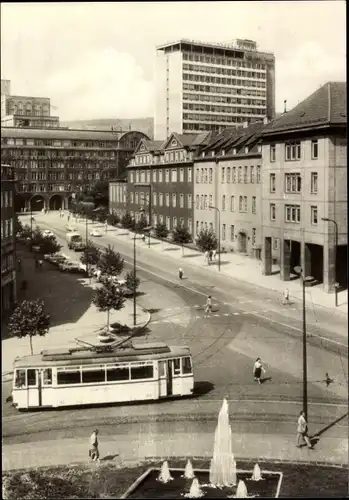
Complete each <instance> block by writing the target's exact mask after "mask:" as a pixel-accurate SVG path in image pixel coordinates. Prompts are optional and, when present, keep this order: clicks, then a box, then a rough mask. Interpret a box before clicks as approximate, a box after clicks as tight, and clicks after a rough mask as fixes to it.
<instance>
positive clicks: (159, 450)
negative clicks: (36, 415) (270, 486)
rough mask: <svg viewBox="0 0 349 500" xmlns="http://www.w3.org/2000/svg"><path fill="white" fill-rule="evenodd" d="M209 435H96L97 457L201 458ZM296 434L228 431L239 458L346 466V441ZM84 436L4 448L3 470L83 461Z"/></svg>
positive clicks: (210, 449)
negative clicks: (301, 441)
mask: <svg viewBox="0 0 349 500" xmlns="http://www.w3.org/2000/svg"><path fill="white" fill-rule="evenodd" d="M213 439H214V435H213V434H212V433H198V432H194V433H193V432H188V433H187V432H185V433H183V432H182V433H176V434H172V433H170V432H169V433H166V434H165V433H145V432H142V431H140V432H139V433H137V434H135V433H129V434H126V433H122V434H121V433H120V434H118V435H114V436H110V437H109V436H108V437H103V434H102V433H100V435H99V442H100V446H99V448H100V453H101V459H103V457H104V456H108V455H109V456H110V455H119V457H118V459H119V460H120V459H121V460H122V461H138V460H141V459H146V458H150V457H152V458H153V457H161V458H164V459H168V460H170V459H171V457H172V458H174V457H177V456H179V457H185V456H187V457H192V458H195V457H197V458H198V457H204V458H210V457H212V453H213ZM295 439H296V437H295V435H293V434H292V435H283V436H280V435H269V434H268V435H265V434H257V433H256V434H255V433H249V434H243V433H238V434H237V433H232V443H233V452H234V456H235V459H236V461H237V462H239V459H253V458H255V459H256V460H261V459H273V460H287V461H295V462H312V463H314V462H322V463H330V464H331V463H332V464H347V463H348V441H347V439H345V438H333V437H331V438H326V437H321V439H320V440H319V441H318V443H317V444H316V445H315V448H314V449H313V450H308V449H307V448H306V447H303V448H301V449H299V448H297V447H296V446H295ZM87 452H88V436H86V438H83V439H82V438H71V439H57V440H50V441H40V442H32V443H30V445H29V446H28V444H26V443H24V444H13V445H3V460H2V466H3V470H9V469H20V468H28V467H42V466H54V465H63V464H69V463H79V462H85V463H86V462H87Z"/></svg>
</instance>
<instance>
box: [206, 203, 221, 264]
mask: <svg viewBox="0 0 349 500" xmlns="http://www.w3.org/2000/svg"><path fill="white" fill-rule="evenodd" d="M208 208H209V209H211V210H217V212H218V271H220V270H221V211H220V210H219V208H217V207H213V206H211V205H210V206H209V207H208Z"/></svg>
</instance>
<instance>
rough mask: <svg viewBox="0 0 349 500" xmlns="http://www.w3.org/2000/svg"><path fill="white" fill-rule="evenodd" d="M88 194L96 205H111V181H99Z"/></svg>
mask: <svg viewBox="0 0 349 500" xmlns="http://www.w3.org/2000/svg"><path fill="white" fill-rule="evenodd" d="M88 196H89V197H91V198H92V199H93V201H94V203H95V205H103V206H105V207H107V206H108V205H109V181H104V180H100V181H97V182H96V183H95V184H94V185H93V186H92V187H91V189H90V190H89V192H88Z"/></svg>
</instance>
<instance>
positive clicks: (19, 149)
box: [1, 127, 147, 211]
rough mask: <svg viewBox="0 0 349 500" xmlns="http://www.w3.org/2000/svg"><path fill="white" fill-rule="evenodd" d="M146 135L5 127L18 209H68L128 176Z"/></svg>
mask: <svg viewBox="0 0 349 500" xmlns="http://www.w3.org/2000/svg"><path fill="white" fill-rule="evenodd" d="M141 138H147V136H146V135H145V134H143V133H142V132H136V131H131V132H107V131H98V130H95V131H91V130H73V129H62V128H57V129H33V128H22V127H20V128H14V127H4V128H2V130H1V160H2V162H3V163H6V164H8V165H10V166H12V167H13V168H14V171H15V175H16V179H17V181H18V182H17V193H18V194H17V195H16V210H17V211H21V210H24V209H26V210H30V209H32V210H34V211H37V210H42V209H43V208H48V209H51V210H58V209H59V208H68V207H69V206H70V203H71V201H72V199H73V197H74V195H75V194H76V193H78V192H79V191H82V190H84V189H85V188H87V187H89V186H90V185H91V184H93V183H95V182H96V181H98V180H110V179H115V178H117V177H119V176H120V175H122V173H123V172H124V171H125V167H126V165H127V164H128V162H129V158H130V156H131V155H132V153H133V152H134V150H135V148H136V146H137V144H138V143H139V141H140V139H141Z"/></svg>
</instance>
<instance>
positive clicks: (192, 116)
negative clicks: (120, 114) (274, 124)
mask: <svg viewBox="0 0 349 500" xmlns="http://www.w3.org/2000/svg"><path fill="white" fill-rule="evenodd" d="M155 80H156V97H155V98H156V102H155V117H154V138H155V139H156V140H164V139H165V138H166V137H169V135H170V134H171V132H177V133H180V134H182V133H184V134H186V133H198V132H201V131H220V130H221V129H224V128H226V127H231V126H236V127H238V126H241V125H242V124H243V123H244V122H254V121H256V120H258V119H262V118H264V117H267V118H268V119H273V118H274V116H275V57H274V54H272V53H265V52H259V51H258V50H257V44H256V42H253V41H251V40H240V39H238V40H235V41H234V42H232V43H230V44H218V43H217V44H211V43H203V42H194V41H190V40H180V41H178V42H174V43H169V44H166V45H162V46H161V47H158V48H157V50H156V70H155Z"/></svg>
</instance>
